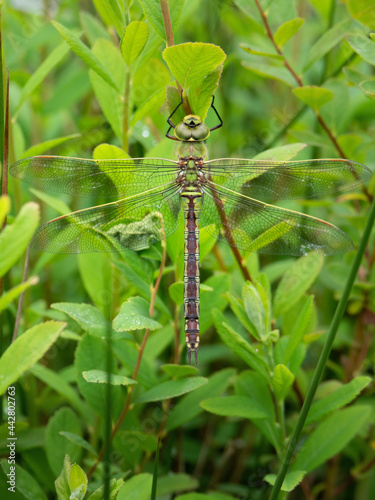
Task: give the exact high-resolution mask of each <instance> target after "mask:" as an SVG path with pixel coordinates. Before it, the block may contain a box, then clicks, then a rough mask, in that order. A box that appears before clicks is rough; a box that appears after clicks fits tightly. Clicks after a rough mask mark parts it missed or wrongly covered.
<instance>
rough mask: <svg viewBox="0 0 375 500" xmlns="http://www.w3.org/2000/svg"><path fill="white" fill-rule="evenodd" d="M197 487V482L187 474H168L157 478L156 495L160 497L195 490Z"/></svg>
mask: <svg viewBox="0 0 375 500" xmlns="http://www.w3.org/2000/svg"><path fill="white" fill-rule="evenodd" d="M198 485H199V482H198V480H197V479H196V478H194V477H191V476H189V475H188V474H182V473H179V474H174V473H169V474H168V475H166V476H160V477H159V478H158V490H157V494H158V496H161V497H162V496H166V495H171V494H172V493H177V492H179V491H188V490H195V489H196V488H198Z"/></svg>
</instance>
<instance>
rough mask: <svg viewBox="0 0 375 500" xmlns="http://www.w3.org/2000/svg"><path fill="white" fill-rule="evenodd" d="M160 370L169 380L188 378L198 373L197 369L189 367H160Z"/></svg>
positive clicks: (170, 365)
mask: <svg viewBox="0 0 375 500" xmlns="http://www.w3.org/2000/svg"><path fill="white" fill-rule="evenodd" d="M161 369H162V370H163V372H165V373H166V374H167V375H169V376H170V377H171V378H183V377H190V376H192V375H197V374H198V373H199V370H198V368H196V367H195V366H191V365H172V364H169V365H161Z"/></svg>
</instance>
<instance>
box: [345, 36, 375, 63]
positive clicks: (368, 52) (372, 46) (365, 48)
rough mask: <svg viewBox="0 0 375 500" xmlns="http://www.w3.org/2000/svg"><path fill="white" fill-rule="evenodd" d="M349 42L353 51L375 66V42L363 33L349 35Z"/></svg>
mask: <svg viewBox="0 0 375 500" xmlns="http://www.w3.org/2000/svg"><path fill="white" fill-rule="evenodd" d="M347 40H348V42H349V44H350V46H351V47H352V49H353V50H354V51H355V52H357V54H359V55H360V56H361V57H362V59H364V60H365V61H367V62H368V63H370V64H372V65H373V66H375V42H374V41H373V40H370V39H369V38H367V36H365V35H362V34H361V33H355V34H354V35H349V36H348V37H347Z"/></svg>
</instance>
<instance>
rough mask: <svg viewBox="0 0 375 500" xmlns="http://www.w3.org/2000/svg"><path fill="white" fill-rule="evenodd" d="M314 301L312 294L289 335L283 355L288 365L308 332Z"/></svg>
mask: <svg viewBox="0 0 375 500" xmlns="http://www.w3.org/2000/svg"><path fill="white" fill-rule="evenodd" d="M313 301H314V296H313V295H310V297H309V298H308V299H307V301H306V302H305V304H304V306H303V308H302V309H301V312H300V313H299V316H298V318H297V321H296V322H295V324H294V327H293V330H292V331H291V333H290V335H289V340H288V344H287V346H286V349H285V352H284V356H283V360H284V363H285V364H286V365H287V364H288V363H289V361H290V358H291V357H292V355H293V353H294V351H295V350H296V349H297V347H298V346H299V345H300V343H301V342H302V340H303V337H304V335H305V334H306V333H307V329H308V327H309V324H310V320H311V317H312V313H313Z"/></svg>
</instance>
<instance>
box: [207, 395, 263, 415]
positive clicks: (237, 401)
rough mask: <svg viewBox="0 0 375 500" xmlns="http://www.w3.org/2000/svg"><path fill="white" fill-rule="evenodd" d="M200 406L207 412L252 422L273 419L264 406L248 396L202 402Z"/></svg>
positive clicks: (226, 397)
mask: <svg viewBox="0 0 375 500" xmlns="http://www.w3.org/2000/svg"><path fill="white" fill-rule="evenodd" d="M200 405H201V407H202V408H203V409H205V410H206V411H209V412H210V413H214V414H215V415H221V416H223V417H240V418H248V419H250V420H252V419H257V418H262V419H264V418H271V414H269V413H268V412H267V411H266V409H265V408H264V407H263V406H262V405H260V404H259V403H258V402H257V401H254V400H252V399H250V398H247V397H246V396H223V397H219V398H211V399H206V400H205V401H202V402H201V404H200Z"/></svg>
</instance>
